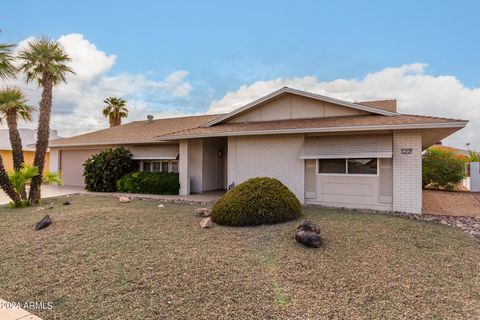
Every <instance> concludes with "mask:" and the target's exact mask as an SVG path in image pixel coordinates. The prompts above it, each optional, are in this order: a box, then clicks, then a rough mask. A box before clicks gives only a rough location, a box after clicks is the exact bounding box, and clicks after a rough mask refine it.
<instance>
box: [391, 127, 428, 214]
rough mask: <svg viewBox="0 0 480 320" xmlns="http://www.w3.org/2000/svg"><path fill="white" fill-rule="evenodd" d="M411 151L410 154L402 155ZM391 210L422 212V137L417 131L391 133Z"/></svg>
mask: <svg viewBox="0 0 480 320" xmlns="http://www.w3.org/2000/svg"><path fill="white" fill-rule="evenodd" d="M402 149H412V154H408V155H407V154H402ZM393 210H394V211H401V212H411V213H421V212H422V137H421V134H420V132H418V131H395V132H394V133H393Z"/></svg>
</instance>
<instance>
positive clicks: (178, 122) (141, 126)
mask: <svg viewBox="0 0 480 320" xmlns="http://www.w3.org/2000/svg"><path fill="white" fill-rule="evenodd" d="M219 116H220V115H218V114H217V115H202V116H190V117H180V118H164V119H157V120H152V121H151V122H148V121H147V120H140V121H133V122H129V123H126V124H123V125H121V126H116V127H113V128H107V129H103V130H97V131H93V132H89V133H85V134H81V135H78V136H73V137H70V138H62V139H56V140H51V141H50V142H49V146H50V147H53V148H55V147H70V146H93V145H116V144H141V143H158V139H156V136H158V135H166V134H169V133H174V132H178V131H182V130H187V129H193V128H198V127H200V126H201V125H202V124H204V123H206V122H207V121H211V120H213V119H215V118H218V117H219Z"/></svg>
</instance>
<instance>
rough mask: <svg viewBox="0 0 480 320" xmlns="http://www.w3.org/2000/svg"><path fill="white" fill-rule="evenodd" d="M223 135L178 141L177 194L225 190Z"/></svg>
mask: <svg viewBox="0 0 480 320" xmlns="http://www.w3.org/2000/svg"><path fill="white" fill-rule="evenodd" d="M227 149H228V148H227V138H225V137H221V138H199V139H188V140H180V142H179V179H180V195H189V194H191V193H204V192H207V191H215V190H226V189H227V159H228V154H227V153H228V150H227Z"/></svg>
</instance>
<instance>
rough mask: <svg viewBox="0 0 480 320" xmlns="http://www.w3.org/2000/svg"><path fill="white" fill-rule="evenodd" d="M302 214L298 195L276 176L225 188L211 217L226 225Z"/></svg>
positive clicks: (288, 218)
mask: <svg viewBox="0 0 480 320" xmlns="http://www.w3.org/2000/svg"><path fill="white" fill-rule="evenodd" d="M302 215H303V211H302V206H301V204H300V201H298V199H297V197H296V196H295V195H294V194H293V193H292V192H291V191H290V190H289V189H288V188H287V187H286V186H285V185H284V184H283V183H281V182H280V181H279V180H277V179H274V178H253V179H250V180H247V181H245V182H243V183H241V184H239V185H237V186H236V187H234V188H233V189H231V190H230V191H228V192H227V193H226V194H225V195H224V196H223V197H222V198H220V199H219V200H218V201H217V203H215V205H214V207H213V209H212V220H213V221H214V222H216V223H218V224H222V225H229V226H255V225H261V224H275V223H281V222H286V221H291V220H295V219H297V218H299V217H301V216H302Z"/></svg>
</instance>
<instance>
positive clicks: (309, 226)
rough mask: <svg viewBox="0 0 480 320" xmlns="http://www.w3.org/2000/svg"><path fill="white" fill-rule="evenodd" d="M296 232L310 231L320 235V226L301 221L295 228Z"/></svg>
mask: <svg viewBox="0 0 480 320" xmlns="http://www.w3.org/2000/svg"><path fill="white" fill-rule="evenodd" d="M297 230H301V231H312V232H315V233H318V234H320V226H319V225H318V224H315V223H313V222H311V221H307V220H306V221H303V222H302V223H301V224H300V225H299V226H298V228H297Z"/></svg>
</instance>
